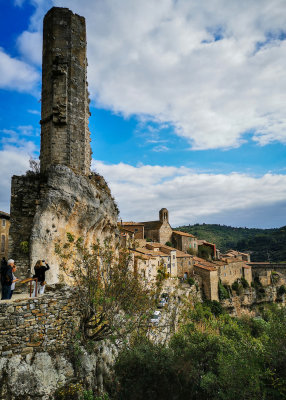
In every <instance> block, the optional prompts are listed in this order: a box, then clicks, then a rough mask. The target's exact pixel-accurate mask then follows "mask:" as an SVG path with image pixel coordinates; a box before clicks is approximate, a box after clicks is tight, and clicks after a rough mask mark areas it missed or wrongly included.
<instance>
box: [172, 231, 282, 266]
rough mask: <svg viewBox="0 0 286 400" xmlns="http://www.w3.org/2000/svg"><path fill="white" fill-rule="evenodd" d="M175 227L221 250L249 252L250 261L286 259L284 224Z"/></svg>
mask: <svg viewBox="0 0 286 400" xmlns="http://www.w3.org/2000/svg"><path fill="white" fill-rule="evenodd" d="M176 229H177V230H180V231H183V232H187V233H191V234H192V235H194V236H196V237H197V238H198V239H205V240H207V241H209V242H212V243H215V244H216V246H217V248H218V249H220V250H221V251H222V252H224V251H226V250H228V249H234V250H239V251H245V252H249V253H250V254H251V260H252V261H286V226H284V227H282V228H275V229H256V228H233V227H232V226H226V225H217V224H195V225H188V226H180V227H178V228H176Z"/></svg>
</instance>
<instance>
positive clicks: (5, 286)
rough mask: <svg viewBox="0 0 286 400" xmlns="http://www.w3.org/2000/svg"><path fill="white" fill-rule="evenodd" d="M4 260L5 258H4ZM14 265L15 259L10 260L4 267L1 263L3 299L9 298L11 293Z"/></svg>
mask: <svg viewBox="0 0 286 400" xmlns="http://www.w3.org/2000/svg"><path fill="white" fill-rule="evenodd" d="M2 261H3V260H2ZM13 266H14V260H12V259H11V260H8V262H7V265H4V263H3V267H2V263H1V285H2V297H1V300H9V299H10V294H11V285H12V283H13V273H12V268H13Z"/></svg>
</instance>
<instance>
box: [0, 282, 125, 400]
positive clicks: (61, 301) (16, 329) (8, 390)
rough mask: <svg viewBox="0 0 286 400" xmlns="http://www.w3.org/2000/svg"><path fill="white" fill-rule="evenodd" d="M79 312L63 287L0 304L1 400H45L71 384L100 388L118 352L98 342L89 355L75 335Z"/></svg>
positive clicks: (105, 343)
mask: <svg viewBox="0 0 286 400" xmlns="http://www.w3.org/2000/svg"><path fill="white" fill-rule="evenodd" d="M79 313H80V311H79V310H78V309H77V306H76V301H75V299H74V297H73V291H72V290H71V289H70V288H68V287H62V288H61V289H59V290H56V291H54V292H52V293H47V294H45V295H44V296H42V297H39V298H35V299H31V298H27V299H23V300H18V301H16V300H14V301H13V300H10V301H7V302H4V301H2V302H0V325H1V330H0V400H50V399H53V398H54V393H55V391H56V390H57V389H58V388H61V387H63V386H66V385H67V386H68V385H69V384H71V383H75V382H82V384H83V387H84V388H86V389H90V390H100V389H102V388H103V384H104V381H105V379H106V378H107V377H108V376H109V374H110V372H109V371H110V367H111V365H112V363H113V362H114V359H115V356H116V351H117V350H116V348H115V347H114V346H113V345H111V344H110V343H108V342H106V341H103V342H99V343H96V344H94V348H93V350H92V351H91V352H90V353H88V352H87V351H86V349H85V348H84V347H82V345H80V343H79V342H77V339H76V335H75V332H76V328H77V326H78V323H79Z"/></svg>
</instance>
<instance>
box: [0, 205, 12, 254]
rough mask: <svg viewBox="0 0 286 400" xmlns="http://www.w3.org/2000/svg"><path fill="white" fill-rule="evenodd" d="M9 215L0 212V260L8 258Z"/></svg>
mask: <svg viewBox="0 0 286 400" xmlns="http://www.w3.org/2000/svg"><path fill="white" fill-rule="evenodd" d="M9 229H10V215H9V214H7V213H5V212H3V211H0V259H2V257H5V258H6V259H7V257H8V246H9Z"/></svg>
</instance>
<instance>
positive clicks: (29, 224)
mask: <svg viewBox="0 0 286 400" xmlns="http://www.w3.org/2000/svg"><path fill="white" fill-rule="evenodd" d="M46 181H47V178H46V176H44V175H43V174H41V175H40V174H29V175H27V176H13V177H12V185H11V205H10V213H11V227H10V237H9V258H13V259H14V260H15V263H16V265H17V277H18V278H25V277H28V276H29V274H30V272H31V268H30V257H29V251H28V252H25V251H24V249H23V247H22V246H21V243H24V242H26V243H28V245H29V242H30V236H31V231H32V228H33V222H34V216H35V213H36V209H37V206H38V204H39V201H40V193H41V188H42V187H43V186H44V185H45V183H46ZM27 250H29V249H28V248H27Z"/></svg>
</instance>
